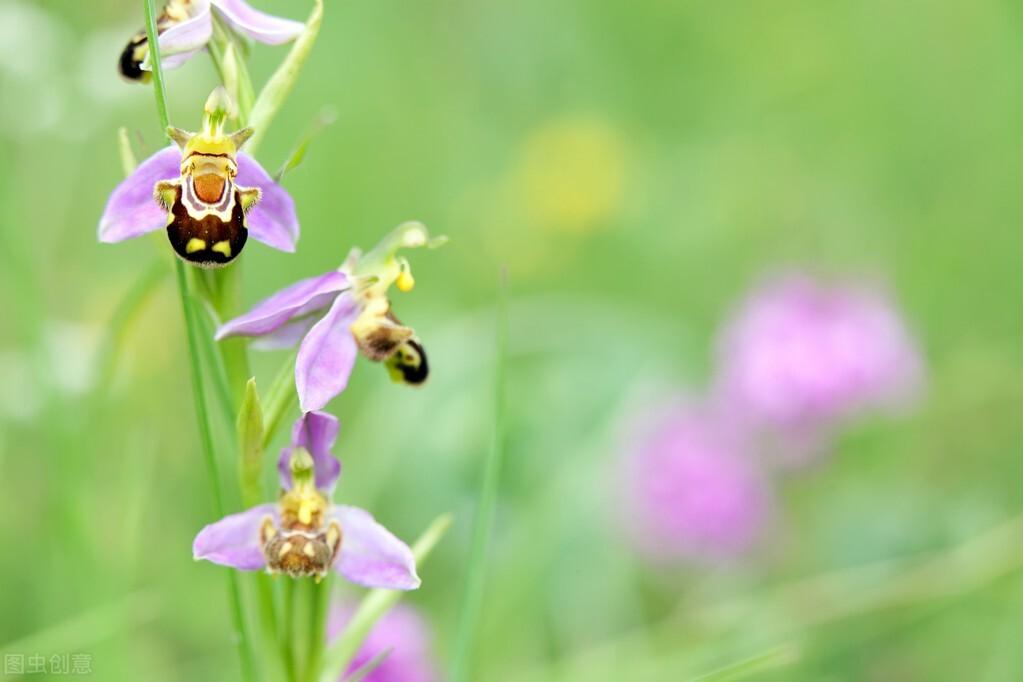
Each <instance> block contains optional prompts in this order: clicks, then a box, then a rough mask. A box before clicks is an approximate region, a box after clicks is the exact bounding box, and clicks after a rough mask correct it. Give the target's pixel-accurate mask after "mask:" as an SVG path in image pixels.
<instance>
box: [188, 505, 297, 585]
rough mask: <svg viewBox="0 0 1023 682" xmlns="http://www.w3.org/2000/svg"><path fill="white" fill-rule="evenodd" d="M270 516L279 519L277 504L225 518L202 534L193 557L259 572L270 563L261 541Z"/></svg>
mask: <svg viewBox="0 0 1023 682" xmlns="http://www.w3.org/2000/svg"><path fill="white" fill-rule="evenodd" d="M267 516H270V517H273V518H274V519H276V518H277V505H275V504H261V505H259V506H258V507H253V508H252V509H248V510H246V511H243V512H240V513H238V514H231V515H230V516H225V517H224V518H222V519H221V520H219V521H217V522H216V523H211V524H210V525H208V526H206V527H205V528H203V529H202V530H201V531H199V534H198V535H196V536H195V542H193V543H192V556H193V557H195V559H196V560H197V561H198V560H199V559H204V560H206V561H212V562H213V563H215V564H220V565H221V566H231V567H233V568H237V569H239V570H242V571H255V570H258V569H260V568H263V566H264V565H265V564H266V560H265V559H264V558H263V549H262V547H261V546H260V542H259V526H260V524H261V523H262V522H263V519H264V518H265V517H267Z"/></svg>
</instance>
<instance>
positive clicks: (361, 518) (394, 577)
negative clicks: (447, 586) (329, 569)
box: [334, 505, 420, 590]
mask: <svg viewBox="0 0 1023 682" xmlns="http://www.w3.org/2000/svg"><path fill="white" fill-rule="evenodd" d="M334 518H335V519H337V521H338V523H340V524H341V551H340V552H338V557H337V560H336V561H335V562H334V568H335V569H337V570H338V572H340V573H341V575H343V576H344V577H345V578H347V579H348V580H350V581H352V582H353V583H356V584H358V585H364V586H366V587H383V588H385V589H389V590H414V589H416V588H417V587H419V584H420V580H419V576H418V575H416V560H415V557H413V556H412V550H410V549H409V547H408V545H406V544H405V543H404V542H402V541H401V540H399V539H398V538H396V537H394V535H392V534H391V532H390V531H389V530H387V529H386V528H384V527H383V526H381V525H380V524H379V523H377V522H376V521H375V520H374V519H373V517H372V516H371V515H370V514H369V512H367V511H365V510H362V509H359V508H358V507H346V506H343V505H336V506H335V507H334Z"/></svg>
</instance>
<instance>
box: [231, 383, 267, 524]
mask: <svg viewBox="0 0 1023 682" xmlns="http://www.w3.org/2000/svg"><path fill="white" fill-rule="evenodd" d="M237 428H238V448H239V459H238V478H239V482H240V485H241V490H242V501H243V502H244V504H245V506H246V507H253V506H255V505H257V504H259V503H260V502H261V501H262V499H263V491H262V488H261V486H260V481H261V479H262V475H263V406H262V405H261V404H260V402H259V392H258V391H257V390H256V379H255V377H253V378H251V379H249V381H248V382H247V383H246V384H245V396H244V397H243V398H242V406H241V409H240V410H238V422H237Z"/></svg>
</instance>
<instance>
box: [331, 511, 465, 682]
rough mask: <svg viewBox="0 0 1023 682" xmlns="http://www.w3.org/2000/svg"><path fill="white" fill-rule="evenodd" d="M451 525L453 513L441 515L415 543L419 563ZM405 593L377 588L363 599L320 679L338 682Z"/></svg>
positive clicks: (336, 643) (334, 644)
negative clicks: (375, 629)
mask: <svg viewBox="0 0 1023 682" xmlns="http://www.w3.org/2000/svg"><path fill="white" fill-rule="evenodd" d="M450 526H451V515H450V514H444V515H442V516H439V517H437V518H436V519H434V521H433V523H431V524H430V525H429V526H428V527H427V528H426V530H425V531H423V534H422V535H420V536H419V539H418V540H416V541H415V542H414V543H413V544H412V556H414V557H415V559H416V565H417V566H418V565H419V564H420V563H422V562H423V561H425V560H426V557H428V556H429V555H430V552H432V551H433V548H434V547H436V546H437V543H438V542H440V539H441V538H442V537H444V533H446V532H447V530H448V528H449V527H450ZM403 594H404V592H400V591H398V590H383V589H375V590H370V591H369V592H368V593H367V594H366V596H365V597H363V598H362V601H361V602H359V608H357V609H356V610H355V613H354V614H353V615H352V619H351V620H350V621H348V626H347V627H345V631H344V632H343V633H341V636H340V637H338V638H337V640H336V641H335V642H334V643H333V644H332V645H331V646H330V648H328V649H327V653H326V656H325V657H324V666H323V671H322V672H321V673H320V678H319V679H320V682H337V680H338V679H340V677H341V675H342V674H343V673H344V671H345V670H346V669H347V668H348V665H349V664H350V663H351V662H352V659H353V658H355V654H356V653H358V651H359V647H360V646H362V642H363V641H364V640H365V639H366V636H367V635H368V634H369V631H370V630H371V629H373V626H374V625H375V624H376V622H377V620H379V619H380V617H381V616H383V615H384V614H385V613H387V611H388V610H390V608H391V607H392V606H394V605H395V604H397V603H398V600H399V599H401V596H402V595H403Z"/></svg>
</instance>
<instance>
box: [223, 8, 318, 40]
mask: <svg viewBox="0 0 1023 682" xmlns="http://www.w3.org/2000/svg"><path fill="white" fill-rule="evenodd" d="M214 4H215V5H216V7H217V9H218V10H219V11H220V14H221V15H223V17H224V18H225V19H227V21H228V22H229V23H230V24H231V26H232V27H233V28H235V29H236V30H238V31H240V32H241V33H244V34H245V35H247V36H248V37H250V38H252V39H253V40H258V41H259V42H261V43H266V44H267V45H280V44H282V43H287V42H290V41H292V40H294V39H295V38H297V37H298V35H299V34H300V33H302V31H303V30H305V24H303V23H302V22H300V21H292V20H291V19H281V18H280V17H275V16H273V15H270V14H266V13H264V12H260V11H258V10H255V9H253V8H252V7H250V6H249V4H248V3H247V2H243V0H214Z"/></svg>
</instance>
